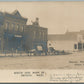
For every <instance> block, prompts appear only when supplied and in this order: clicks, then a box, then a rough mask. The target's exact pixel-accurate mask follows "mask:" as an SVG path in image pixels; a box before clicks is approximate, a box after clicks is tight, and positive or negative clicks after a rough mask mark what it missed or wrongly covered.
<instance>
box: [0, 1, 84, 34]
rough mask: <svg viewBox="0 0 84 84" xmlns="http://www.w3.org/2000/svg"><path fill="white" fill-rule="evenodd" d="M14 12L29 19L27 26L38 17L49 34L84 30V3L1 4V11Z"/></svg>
mask: <svg viewBox="0 0 84 84" xmlns="http://www.w3.org/2000/svg"><path fill="white" fill-rule="evenodd" d="M14 10H18V11H19V12H20V14H21V15H22V16H23V17H25V18H28V22H27V24H31V21H35V18H36V17H38V18H39V24H40V26H42V27H45V28H48V33H49V34H64V33H65V32H66V31H80V30H84V2H0V11H2V12H8V13H12V12H13V11H14Z"/></svg>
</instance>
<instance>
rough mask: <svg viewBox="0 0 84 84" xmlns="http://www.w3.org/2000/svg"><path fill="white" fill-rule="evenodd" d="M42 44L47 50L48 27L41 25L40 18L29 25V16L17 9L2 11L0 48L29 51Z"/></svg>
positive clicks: (0, 14) (0, 13)
mask: <svg viewBox="0 0 84 84" xmlns="http://www.w3.org/2000/svg"><path fill="white" fill-rule="evenodd" d="M38 46H41V47H42V49H43V50H44V51H45V52H46V51H47V28H44V27H40V26H39V19H38V18H36V21H35V22H33V23H32V25H27V18H24V17H22V16H21V15H20V13H19V11H17V10H15V11H14V12H13V13H11V14H9V13H7V12H4V13H3V12H0V50H3V51H6V50H7V51H11V50H12V51H16V50H17V51H29V50H30V49H34V48H35V49H37V47H38Z"/></svg>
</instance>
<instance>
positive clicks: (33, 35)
mask: <svg viewBox="0 0 84 84" xmlns="http://www.w3.org/2000/svg"><path fill="white" fill-rule="evenodd" d="M33 37H34V39H35V38H36V31H34V35H33Z"/></svg>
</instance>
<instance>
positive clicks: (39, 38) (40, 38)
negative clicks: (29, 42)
mask: <svg viewBox="0 0 84 84" xmlns="http://www.w3.org/2000/svg"><path fill="white" fill-rule="evenodd" d="M39 39H41V31H39Z"/></svg>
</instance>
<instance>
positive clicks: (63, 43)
mask: <svg viewBox="0 0 84 84" xmlns="http://www.w3.org/2000/svg"><path fill="white" fill-rule="evenodd" d="M50 44H51V45H50ZM49 45H50V46H52V47H54V48H55V49H56V50H65V51H78V50H84V31H83V30H81V31H80V32H66V33H65V34H57V35H48V46H49Z"/></svg>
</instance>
